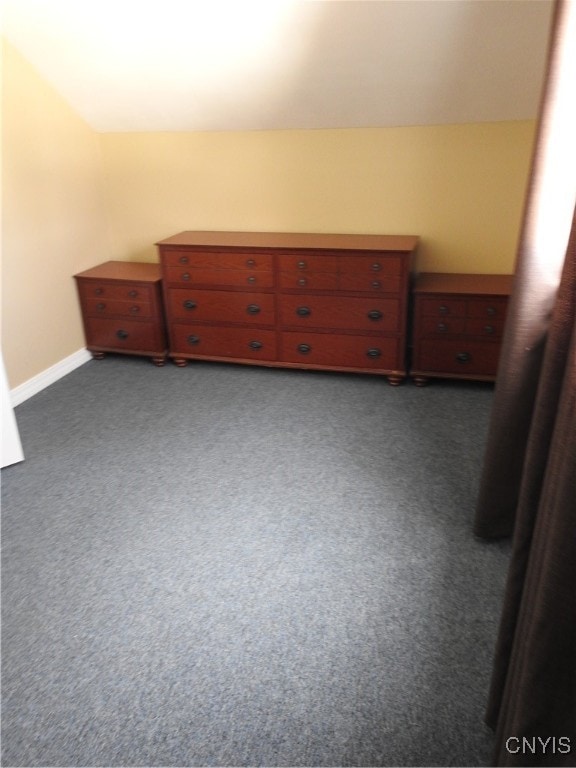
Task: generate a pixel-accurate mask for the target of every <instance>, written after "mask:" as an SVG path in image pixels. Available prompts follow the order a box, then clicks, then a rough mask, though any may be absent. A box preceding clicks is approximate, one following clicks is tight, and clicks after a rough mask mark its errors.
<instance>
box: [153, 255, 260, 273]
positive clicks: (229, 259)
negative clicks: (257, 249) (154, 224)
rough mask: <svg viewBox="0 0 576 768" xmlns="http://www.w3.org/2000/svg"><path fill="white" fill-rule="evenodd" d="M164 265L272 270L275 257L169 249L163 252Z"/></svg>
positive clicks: (206, 268) (212, 268)
mask: <svg viewBox="0 0 576 768" xmlns="http://www.w3.org/2000/svg"><path fill="white" fill-rule="evenodd" d="M162 263H163V266H164V267H188V269H199V270H204V271H206V270H215V271H219V270H222V269H240V270H258V271H267V272H272V269H273V263H274V260H273V257H272V254H270V253H250V252H228V251H200V250H198V251H197V250H182V251H179V250H169V251H163V252H162Z"/></svg>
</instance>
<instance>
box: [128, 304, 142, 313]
mask: <svg viewBox="0 0 576 768" xmlns="http://www.w3.org/2000/svg"><path fill="white" fill-rule="evenodd" d="M130 312H131V313H132V314H133V315H136V314H138V312H140V307H139V306H138V305H137V304H134V306H133V307H130Z"/></svg>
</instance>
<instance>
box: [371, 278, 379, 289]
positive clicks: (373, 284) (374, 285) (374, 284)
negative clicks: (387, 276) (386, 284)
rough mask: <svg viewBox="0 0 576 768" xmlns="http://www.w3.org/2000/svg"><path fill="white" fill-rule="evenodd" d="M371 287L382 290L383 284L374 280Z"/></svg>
mask: <svg viewBox="0 0 576 768" xmlns="http://www.w3.org/2000/svg"><path fill="white" fill-rule="evenodd" d="M371 286H372V288H382V283H381V282H380V280H372V283H371Z"/></svg>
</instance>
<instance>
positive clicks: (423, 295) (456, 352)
mask: <svg viewBox="0 0 576 768" xmlns="http://www.w3.org/2000/svg"><path fill="white" fill-rule="evenodd" d="M512 279H513V278H512V276H511V275H457V274H440V273H430V272H428V273H426V272H424V273H422V274H420V275H418V277H417V278H416V279H415V281H414V285H413V301H414V326H413V333H412V340H413V350H412V352H413V355H412V365H411V370H410V375H411V376H412V377H413V378H414V381H415V383H416V384H417V385H419V386H422V385H424V384H425V383H426V382H427V381H428V379H429V378H430V377H431V376H436V377H442V378H452V379H475V380H478V381H493V380H494V379H495V378H496V372H497V367H498V358H499V356H500V345H501V340H502V331H503V328H504V319H505V316H506V308H507V304H508V297H509V295H510V292H511V289H512Z"/></svg>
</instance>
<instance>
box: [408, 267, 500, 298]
mask: <svg viewBox="0 0 576 768" xmlns="http://www.w3.org/2000/svg"><path fill="white" fill-rule="evenodd" d="M513 280H514V276H513V275H484V274H477V275H476V274H448V273H441V272H421V273H420V274H419V275H418V276H417V277H416V279H415V281H414V289H413V290H414V293H416V294H427V293H454V294H470V295H490V296H509V295H510V293H511V291H512V283H513Z"/></svg>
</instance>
